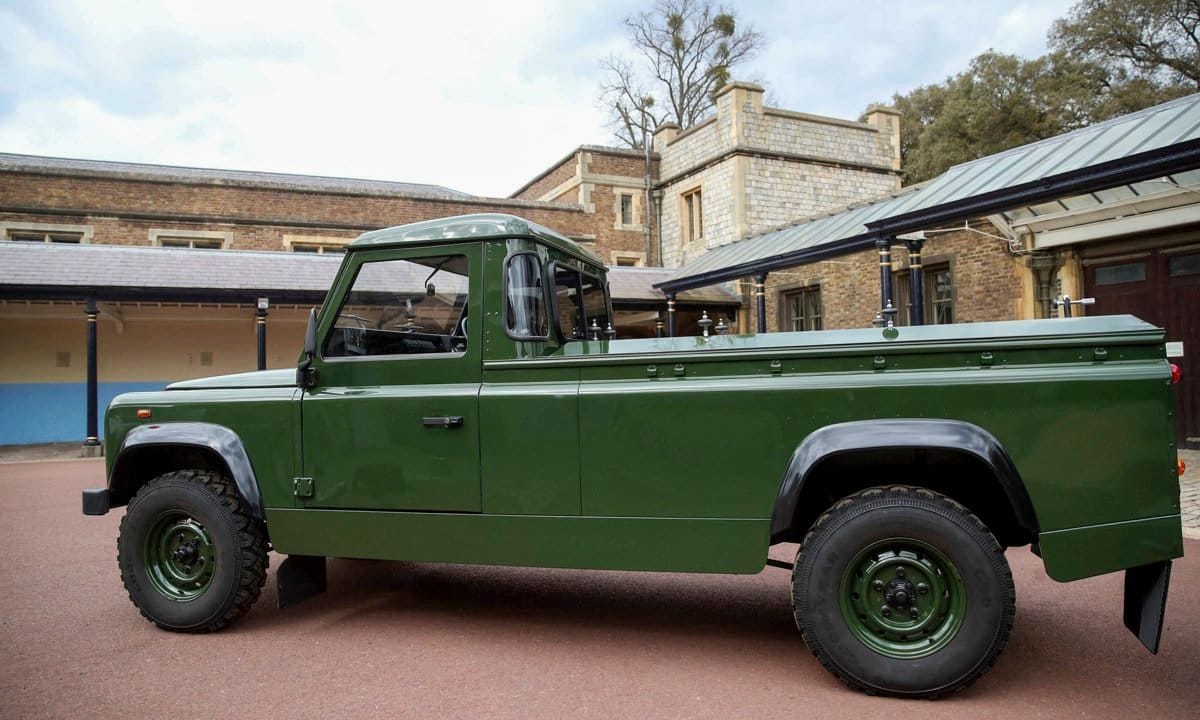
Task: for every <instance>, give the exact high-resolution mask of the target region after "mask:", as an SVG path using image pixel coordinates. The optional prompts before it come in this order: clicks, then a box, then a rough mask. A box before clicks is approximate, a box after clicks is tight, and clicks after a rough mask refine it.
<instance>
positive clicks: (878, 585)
mask: <svg viewBox="0 0 1200 720" xmlns="http://www.w3.org/2000/svg"><path fill="white" fill-rule="evenodd" d="M871 587H873V588H875V589H876V590H882V589H883V581H882V580H876V581H875V582H873V583H871Z"/></svg>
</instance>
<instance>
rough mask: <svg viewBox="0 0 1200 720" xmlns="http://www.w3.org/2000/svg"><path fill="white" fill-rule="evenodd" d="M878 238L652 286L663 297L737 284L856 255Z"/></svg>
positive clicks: (867, 235)
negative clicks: (803, 266)
mask: <svg viewBox="0 0 1200 720" xmlns="http://www.w3.org/2000/svg"><path fill="white" fill-rule="evenodd" d="M877 237H879V235H878V234H877V233H865V234H861V235H855V236H853V237H848V238H845V239H842V240H838V241H837V242H831V243H827V244H825V245H818V246H816V247H809V248H804V249H803V250H796V251H794V252H790V253H786V254H783V255H772V256H771V257H767V258H761V259H759V260H753V261H751V262H746V263H741V264H738V265H733V266H730V267H726V268H719V269H717V270H709V271H708V272H704V273H700V274H698V275H689V276H687V277H681V278H678V279H673V280H664V281H663V282H660V283H656V284H655V285H654V287H655V288H657V289H659V290H662V291H663V292H664V293H673V292H682V291H684V290H691V289H693V288H698V287H705V286H707V285H715V284H717V283H721V282H727V281H729V280H737V279H738V278H743V277H747V276H749V275H755V274H758V273H761V272H769V271H771V270H777V269H779V268H784V267H793V266H795V265H804V264H806V263H810V262H817V261H818V260H825V259H826V258H831V257H837V256H838V255H845V254H847V253H852V252H858V251H859V250H867V249H869V248H872V247H875V239H876V238H877Z"/></svg>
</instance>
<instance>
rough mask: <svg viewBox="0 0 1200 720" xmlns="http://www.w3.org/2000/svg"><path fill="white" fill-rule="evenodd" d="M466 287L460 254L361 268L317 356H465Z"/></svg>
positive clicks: (378, 263)
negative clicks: (321, 353) (450, 354)
mask: <svg viewBox="0 0 1200 720" xmlns="http://www.w3.org/2000/svg"><path fill="white" fill-rule="evenodd" d="M468 287H469V285H468V274H467V258H466V256H465V255H439V256H433V257H425V258H410V259H405V260H378V261H374V262H366V263H363V264H362V266H361V267H359V269H358V273H357V275H355V278H354V282H353V284H352V285H351V287H350V291H349V292H348V293H346V297H345V298H344V299H343V300H342V305H341V307H339V308H338V316H337V321H336V322H335V323H334V326H333V329H332V330H331V331H330V333H329V336H328V337H327V338H326V339H325V345H324V348H323V354H324V356H325V357H327V358H339V357H362V356H374V355H436V354H439V353H462V352H465V351H466V349H467V343H468V342H469V339H468V338H467V310H468V308H467V289H468Z"/></svg>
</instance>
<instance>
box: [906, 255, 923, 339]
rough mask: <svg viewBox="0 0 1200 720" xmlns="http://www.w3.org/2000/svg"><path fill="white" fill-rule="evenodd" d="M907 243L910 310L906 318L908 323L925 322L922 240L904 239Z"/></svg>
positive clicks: (920, 323)
mask: <svg viewBox="0 0 1200 720" xmlns="http://www.w3.org/2000/svg"><path fill="white" fill-rule="evenodd" d="M904 242H905V244H906V245H908V271H909V275H908V289H909V300H910V302H911V303H912V312H911V314H910V316H909V318H908V323H909V324H910V325H924V324H925V273H924V272H923V271H922V270H921V246H922V245H924V244H925V241H924V240H919V239H916V240H905V241H904Z"/></svg>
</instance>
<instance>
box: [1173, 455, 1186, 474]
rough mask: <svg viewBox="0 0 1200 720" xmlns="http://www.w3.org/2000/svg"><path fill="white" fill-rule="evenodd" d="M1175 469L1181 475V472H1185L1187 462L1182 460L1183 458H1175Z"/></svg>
mask: <svg viewBox="0 0 1200 720" xmlns="http://www.w3.org/2000/svg"><path fill="white" fill-rule="evenodd" d="M1175 469H1176V470H1177V471H1178V472H1179V476H1180V477H1183V474H1184V473H1185V472H1187V463H1185V462H1184V461H1183V458H1181V457H1176V458H1175Z"/></svg>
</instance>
